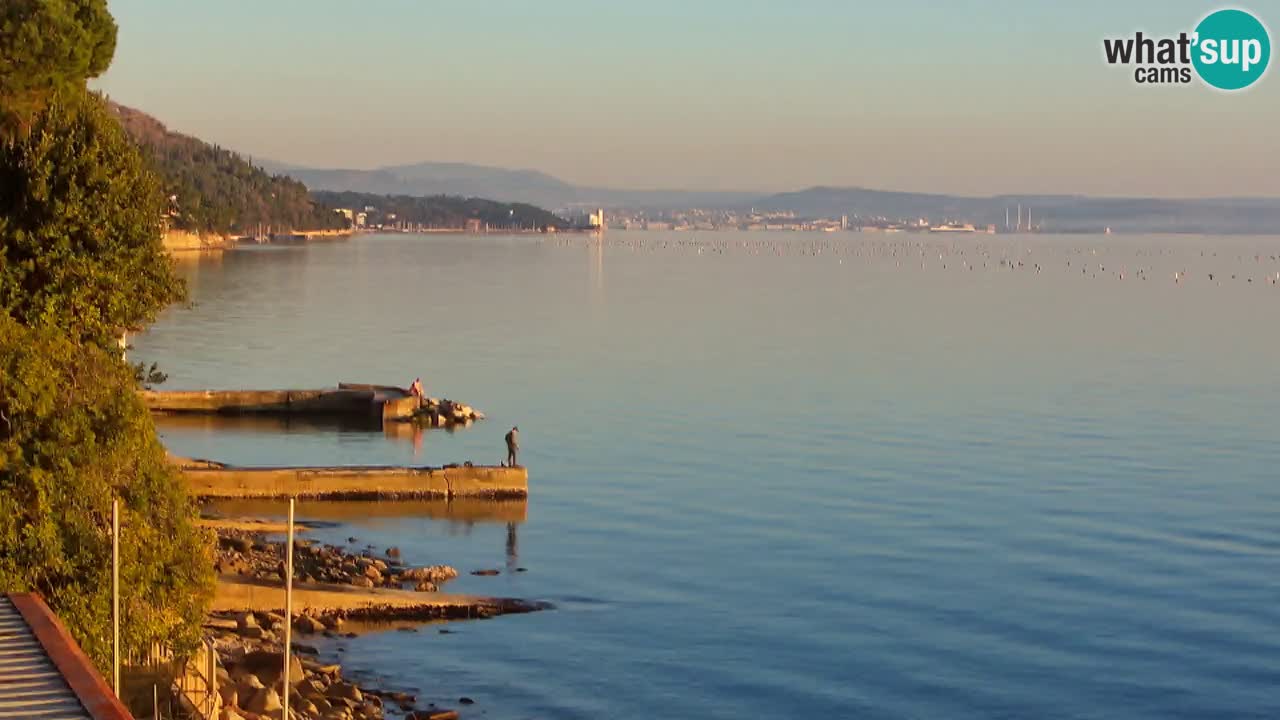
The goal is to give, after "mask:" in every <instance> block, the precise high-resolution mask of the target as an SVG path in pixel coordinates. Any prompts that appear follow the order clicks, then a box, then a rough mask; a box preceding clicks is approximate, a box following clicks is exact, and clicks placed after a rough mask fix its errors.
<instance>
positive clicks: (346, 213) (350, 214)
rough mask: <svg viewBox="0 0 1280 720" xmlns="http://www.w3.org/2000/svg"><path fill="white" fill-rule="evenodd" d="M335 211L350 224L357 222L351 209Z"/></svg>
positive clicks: (336, 209) (335, 209)
mask: <svg viewBox="0 0 1280 720" xmlns="http://www.w3.org/2000/svg"><path fill="white" fill-rule="evenodd" d="M333 211H334V212H336V213H338V214H339V215H341V216H342V217H344V218H346V219H347V221H348V222H355V219H356V216H355V211H354V210H352V209H351V208H334V209H333Z"/></svg>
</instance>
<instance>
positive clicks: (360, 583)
mask: <svg viewBox="0 0 1280 720" xmlns="http://www.w3.org/2000/svg"><path fill="white" fill-rule="evenodd" d="M351 584H352V585H355V586H356V587H362V588H371V587H373V581H372V580H370V579H369V578H367V577H365V576H363V575H358V576H356V577H353V578H351Z"/></svg>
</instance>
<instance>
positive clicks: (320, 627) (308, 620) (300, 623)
mask: <svg viewBox="0 0 1280 720" xmlns="http://www.w3.org/2000/svg"><path fill="white" fill-rule="evenodd" d="M293 629H295V630H297V631H298V632H303V633H308V634H310V633H319V632H324V623H322V622H320V621H319V620H317V619H315V618H313V617H311V616H310V615H299V616H298V619H297V620H294V621H293Z"/></svg>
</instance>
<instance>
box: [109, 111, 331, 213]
mask: <svg viewBox="0 0 1280 720" xmlns="http://www.w3.org/2000/svg"><path fill="white" fill-rule="evenodd" d="M110 107H111V109H112V111H113V112H114V113H115V114H116V116H117V117H118V118H119V120H120V124H121V125H122V126H123V127H124V129H125V132H126V133H128V135H129V137H130V138H132V139H133V141H134V142H135V143H136V144H137V145H138V147H139V149H141V150H142V154H143V157H145V158H146V160H147V162H148V164H149V165H150V166H151V169H152V170H153V171H154V172H155V173H156V174H157V175H158V176H159V177H160V179H161V182H162V183H163V184H164V188H165V192H166V194H168V195H169V196H170V197H171V198H172V202H171V214H172V219H171V223H172V224H173V225H174V226H175V227H177V228H178V229H182V230H191V231H197V232H211V233H218V234H223V235H228V234H235V235H238V234H248V233H252V232H256V231H257V229H258V228H259V226H260V225H261V226H262V227H263V228H264V229H266V228H270V229H271V230H272V231H274V232H288V231H301V230H326V229H337V228H343V227H346V225H347V221H346V218H344V217H343V216H341V215H338V214H337V213H335V212H333V210H332V209H331V208H328V207H326V206H324V205H322V204H319V203H316V202H315V201H314V200H313V199H312V198H311V196H310V194H309V193H308V192H307V187H306V186H305V185H303V184H302V183H301V182H299V181H297V180H295V179H293V178H290V177H286V176H283V175H271V174H269V173H267V172H266V171H264V170H263V169H262V168H259V167H256V166H254V165H252V164H250V163H249V162H248V161H246V160H245V159H244V158H242V157H240V156H239V155H237V154H236V153H234V152H232V151H230V150H227V149H224V148H221V147H218V146H217V145H210V144H209V143H206V142H204V141H203V140H200V139H198V138H194V137H190V136H188V135H182V134H180V133H175V132H172V131H170V130H169V129H167V128H166V127H165V126H164V124H163V123H161V122H160V121H159V120H156V119H155V118H153V117H151V116H150V115H148V114H146V113H144V112H142V111H140V110H135V109H133V108H129V107H125V106H123V105H118V104H116V103H110Z"/></svg>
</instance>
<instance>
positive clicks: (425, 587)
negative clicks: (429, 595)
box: [413, 580, 440, 592]
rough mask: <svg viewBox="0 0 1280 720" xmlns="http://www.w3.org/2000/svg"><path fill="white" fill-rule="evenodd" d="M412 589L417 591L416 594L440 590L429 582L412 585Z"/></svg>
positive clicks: (424, 581)
mask: <svg viewBox="0 0 1280 720" xmlns="http://www.w3.org/2000/svg"><path fill="white" fill-rule="evenodd" d="M413 589H414V590H417V591H418V592H435V591H437V590H439V589H440V588H439V587H437V586H436V584H435V583H433V582H431V581H430V580H423V581H421V582H419V583H418V584H417V585H414V586H413Z"/></svg>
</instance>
